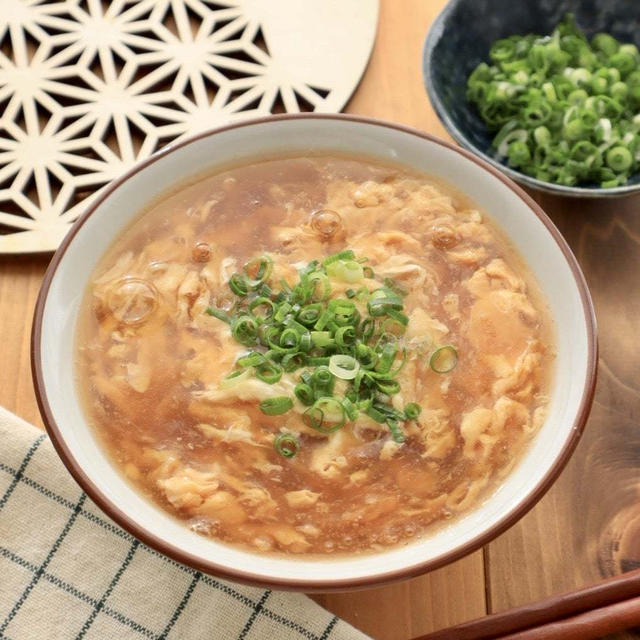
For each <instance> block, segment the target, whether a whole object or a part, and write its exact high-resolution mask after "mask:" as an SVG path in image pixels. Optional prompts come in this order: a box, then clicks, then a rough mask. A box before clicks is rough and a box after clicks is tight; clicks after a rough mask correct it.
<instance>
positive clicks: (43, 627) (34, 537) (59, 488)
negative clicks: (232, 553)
mask: <svg viewBox="0 0 640 640" xmlns="http://www.w3.org/2000/svg"><path fill="white" fill-rule="evenodd" d="M142 638H149V639H151V640H161V639H162V640H164V639H165V638H166V639H167V640H200V639H205V638H206V639H207V640H218V639H220V640H233V639H238V640H241V639H242V640H258V639H261V638H268V639H269V640H289V639H291V640H293V639H296V640H297V639H299V638H307V639H308V640H365V639H366V636H365V635H363V634H362V633H360V632H359V631H356V630H355V629H354V628H353V627H351V626H349V625H348V624H347V623H345V622H344V621H342V620H339V619H338V618H337V617H335V616H333V615H331V614H330V613H329V612H327V611H325V610H324V609H322V608H321V607H320V606H318V605H317V604H315V602H313V601H312V600H310V599H309V598H307V597H305V596H304V595H301V594H294V593H283V592H277V591H270V590H266V591H265V590H264V589H255V588H251V587H243V586H241V585H238V584H234V583H231V582H225V581H222V580H217V579H215V578H213V577H211V576H208V575H205V574H202V573H200V572H197V571H193V570H192V569H189V568H187V567H185V566H182V565H180V564H178V563H176V562H174V561H172V560H170V559H168V558H166V557H164V556H163V555H161V554H159V553H157V552H156V551H154V550H153V549H149V548H148V547H146V546H145V545H143V544H142V543H141V542H139V541H138V540H136V539H135V538H133V537H132V536H131V535H129V534H128V533H126V532H125V531H123V530H122V529H121V528H120V527H118V526H117V525H116V524H115V523H114V522H112V521H111V520H109V518H107V517H106V516H105V515H104V514H103V513H102V512H101V511H100V510H99V509H98V508H97V507H96V506H95V505H94V504H93V503H92V502H91V501H90V500H89V499H88V498H87V496H86V494H84V493H83V492H82V491H81V490H80V488H79V487H78V486H77V485H76V483H75V482H74V481H73V479H72V478H71V476H70V475H69V474H68V473H67V471H66V469H65V468H64V466H63V465H62V463H61V462H60V460H59V459H58V457H57V455H56V453H55V451H54V449H53V447H52V445H51V443H50V442H49V440H48V438H47V437H46V435H45V434H43V433H42V432H41V431H39V430H38V429H36V428H34V427H33V426H31V425H29V424H27V423H26V422H24V421H22V420H20V419H19V418H17V417H16V416H14V415H13V414H11V413H9V412H8V411H6V410H5V409H2V408H1V407H0V640H71V639H74V640H105V639H108V640H129V639H131V640H139V639H142Z"/></svg>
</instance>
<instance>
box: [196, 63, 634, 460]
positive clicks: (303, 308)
mask: <svg viewBox="0 0 640 640" xmlns="http://www.w3.org/2000/svg"><path fill="white" fill-rule="evenodd" d="M520 71H522V70H519V71H516V72H515V73H519V72H520ZM638 85H639V86H640V77H639V78H638ZM604 97H605V98H608V96H604ZM614 107H615V105H614V106H612V105H611V104H610V103H609V102H607V101H606V100H604V101H602V103H601V108H602V110H603V113H604V112H605V111H607V110H610V109H613V108H614ZM604 121H606V118H605V117H602V118H600V122H604ZM594 124H598V121H594ZM638 124H639V125H640V122H639V123H638ZM599 126H600V125H599ZM602 126H604V125H602ZM543 132H544V129H543V128H541V131H539V132H538V137H540V136H541V135H543ZM624 134H625V136H626V138H625V143H627V144H630V143H631V142H632V138H633V141H634V142H633V144H635V145H636V146H637V145H638V136H636V135H635V133H633V132H629V131H625V132H624ZM629 136H632V138H631V137H629ZM505 139H506V138H505ZM616 146H620V145H616V144H608V146H607V147H606V149H605V152H612V151H615V153H612V154H611V157H612V161H613V162H614V164H615V162H617V163H618V164H620V158H619V156H620V154H619V151H618V150H616ZM594 149H595V145H588V144H586V143H585V142H584V141H578V142H577V143H576V144H575V145H573V147H572V148H571V150H570V152H571V157H570V159H569V161H568V163H567V165H569V163H570V162H578V161H580V160H583V159H584V158H586V157H590V156H591V155H593V154H594V153H595V150H594ZM599 166H600V170H601V172H602V176H603V179H604V180H610V179H614V178H615V175H616V174H615V173H614V171H613V169H612V168H611V167H610V166H609V165H607V166H603V163H601V164H600V165H599ZM366 262H367V258H358V259H356V257H355V254H354V252H353V251H352V250H350V249H345V250H343V251H340V252H338V253H336V254H333V255H332V256H329V257H328V258H326V259H325V260H324V261H323V262H322V263H320V262H318V261H317V260H314V261H312V262H310V263H309V264H308V265H307V266H306V267H303V268H301V269H299V271H298V275H299V281H298V282H297V283H289V282H287V281H285V280H281V281H280V287H279V288H277V286H276V285H274V283H273V282H272V281H271V280H270V277H271V274H272V271H273V262H272V260H271V258H269V257H268V256H263V257H259V258H254V259H253V260H251V261H250V262H248V263H247V264H245V265H244V267H243V270H242V273H236V274H234V275H233V276H232V277H231V280H230V288H231V289H232V291H233V292H234V293H235V295H236V296H237V298H238V299H237V300H236V301H235V304H234V306H233V307H232V310H231V311H230V312H226V311H223V310H221V309H216V308H215V307H208V308H207V310H206V313H208V314H209V315H212V316H214V317H217V318H219V319H221V320H223V321H225V322H228V323H229V324H230V328H231V334H232V336H233V337H234V339H235V340H236V341H237V342H239V343H241V344H244V345H246V346H249V347H251V350H250V351H249V352H248V353H246V354H245V355H242V356H241V357H240V358H238V360H237V362H236V365H237V367H238V369H237V370H234V371H233V372H231V373H230V374H229V375H228V376H227V377H226V378H224V379H223V380H222V381H221V382H220V387H221V388H225V387H227V386H233V385H236V384H241V383H242V382H243V381H244V380H246V379H247V378H248V377H249V376H251V375H254V376H255V377H256V378H258V379H259V380H261V381H263V382H266V383H267V384H276V383H277V382H278V381H279V380H281V378H282V376H283V374H284V373H289V374H293V373H295V372H297V371H299V372H300V373H299V380H298V381H297V383H296V384H295V386H294V388H293V392H292V394H291V396H290V397H289V396H284V395H283V396H278V397H273V398H267V399H265V400H263V401H262V402H260V403H259V407H260V409H261V411H262V412H263V413H265V414H266V415H272V416H277V415H281V414H283V413H285V412H287V411H289V410H290V409H291V408H293V406H294V398H295V399H297V400H298V401H299V402H300V403H301V404H302V405H304V406H305V407H307V408H306V410H305V411H304V413H303V415H302V420H303V422H304V424H305V425H307V426H309V427H311V428H313V429H316V430H318V431H320V432H321V433H324V434H330V433H332V432H334V431H337V430H338V429H340V428H342V427H343V426H344V425H345V423H346V421H347V420H349V421H353V420H357V418H358V415H359V414H360V413H366V414H367V415H369V416H370V417H372V418H373V419H374V420H377V421H378V422H379V423H381V424H387V425H388V426H389V429H390V431H391V433H392V436H393V438H394V440H395V441H397V442H402V441H403V440H404V433H403V432H402V429H401V428H400V423H401V422H403V421H407V420H411V419H415V417H417V415H418V414H419V411H420V407H419V405H417V404H416V403H409V404H408V405H407V406H406V407H405V410H404V411H400V410H399V409H396V408H394V407H393V406H392V404H391V402H392V398H391V397H392V396H393V395H395V394H397V393H398V392H399V391H400V390H401V388H400V382H399V380H398V379H397V376H398V373H399V371H400V370H401V369H402V367H403V366H404V364H405V362H406V361H407V349H406V348H405V347H404V346H402V347H401V351H402V354H401V358H398V351H399V350H400V349H399V346H400V345H399V341H398V335H400V334H402V333H403V332H404V330H405V328H406V326H407V325H408V323H409V318H408V316H407V315H406V314H405V313H404V312H403V309H404V306H403V300H402V297H401V296H403V295H406V293H407V292H406V291H405V290H404V289H403V288H402V287H401V286H400V285H398V284H397V283H396V282H395V281H393V280H392V279H390V278H387V279H385V281H384V285H383V286H379V288H378V289H375V290H373V291H370V290H369V288H367V287H364V286H363V287H361V288H360V289H358V290H355V289H347V290H346V292H345V294H344V297H339V296H336V297H334V298H331V286H330V282H329V275H331V276H332V277H335V278H338V279H342V280H344V281H347V282H351V281H354V282H355V281H359V280H361V279H362V278H363V277H364V276H365V275H366V276H367V277H370V278H374V277H375V275H374V272H373V269H372V268H371V267H369V266H368V265H367V266H365V263H366ZM364 307H366V311H364V310H363V308H364ZM361 314H362V315H361ZM363 316H364V317H363ZM376 318H378V319H379V321H378V322H376ZM396 334H398V335H396ZM441 349H445V347H443V348H441ZM434 357H435V354H434V356H432V361H434V362H435V360H434ZM336 381H340V384H337V382H336ZM334 391H338V393H337V394H336V396H334ZM278 442H279V443H280V444H283V445H287V446H286V447H280V448H279V447H278V444H277V443H278ZM274 446H275V447H276V449H277V450H279V451H280V453H282V455H284V456H285V457H292V456H293V455H295V454H296V453H297V451H298V448H299V444H298V441H297V440H296V439H295V437H294V436H291V435H290V434H280V435H279V436H278V437H277V438H276V441H275V442H274Z"/></svg>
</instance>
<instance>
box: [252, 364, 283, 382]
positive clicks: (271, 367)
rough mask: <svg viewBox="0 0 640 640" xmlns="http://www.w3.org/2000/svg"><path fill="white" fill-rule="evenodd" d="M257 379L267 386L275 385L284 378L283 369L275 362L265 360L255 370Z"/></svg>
mask: <svg viewBox="0 0 640 640" xmlns="http://www.w3.org/2000/svg"><path fill="white" fill-rule="evenodd" d="M255 373H256V378H258V380H262V381H263V382H266V383H267V384H275V383H276V382H279V381H280V378H282V367H279V366H278V365H277V364H276V363H275V362H271V361H269V360H265V361H264V362H263V363H262V364H260V365H258V366H257V367H256V368H255Z"/></svg>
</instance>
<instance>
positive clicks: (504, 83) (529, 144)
mask: <svg viewBox="0 0 640 640" xmlns="http://www.w3.org/2000/svg"><path fill="white" fill-rule="evenodd" d="M489 56H490V58H491V60H492V62H493V65H492V66H489V65H488V64H486V63H484V62H483V63H481V64H479V65H478V66H477V67H476V68H475V69H474V70H473V72H472V73H471V74H470V75H469V77H468V80H467V98H468V99H469V101H470V102H472V103H473V104H475V106H476V107H477V110H478V113H479V115H480V116H481V117H482V119H483V120H484V122H485V124H486V125H487V128H488V129H489V130H490V131H493V132H494V138H493V141H492V145H493V147H494V148H495V150H496V156H497V157H498V159H501V160H506V162H507V163H508V164H509V166H512V167H516V168H518V170H519V171H521V172H522V173H524V174H527V175H530V176H533V177H535V178H537V179H539V180H544V181H547V182H553V183H556V184H562V185H568V186H572V185H576V184H593V183H595V184H599V185H600V186H601V187H603V188H609V187H614V186H618V185H621V184H624V183H625V182H626V181H627V180H628V178H629V176H630V175H631V174H632V173H635V172H637V171H638V169H640V154H639V153H638V143H637V142H635V141H634V140H636V138H637V136H638V134H640V122H639V118H638V111H639V110H640V55H639V54H638V48H637V47H636V46H635V45H634V44H631V43H629V44H621V43H620V42H618V41H617V40H616V39H615V38H613V37H612V36H610V35H609V34H605V33H600V34H597V35H595V36H594V37H593V38H592V39H591V41H590V42H589V40H587V38H586V37H585V35H584V33H582V32H581V31H580V29H579V28H578V27H577V26H576V25H575V22H574V20H573V16H572V15H571V14H566V16H565V18H564V19H563V20H562V22H560V23H559V24H558V25H557V26H556V28H555V30H554V31H553V33H552V34H551V35H550V36H546V37H541V36H537V35H534V34H529V35H526V36H519V35H514V36H510V37H508V38H503V39H501V40H498V41H496V42H495V43H494V44H493V46H492V47H491V49H490V52H489ZM603 143H606V144H603ZM604 165H606V166H604ZM375 306H376V305H374V311H370V313H371V315H382V314H381V313H379V312H377V311H376V310H375Z"/></svg>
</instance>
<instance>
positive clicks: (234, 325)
mask: <svg viewBox="0 0 640 640" xmlns="http://www.w3.org/2000/svg"><path fill="white" fill-rule="evenodd" d="M231 334H232V335H233V337H234V338H235V339H236V340H237V341H238V342H239V343H240V344H244V345H247V346H252V345H254V344H255V343H256V341H257V339H258V325H257V323H256V321H255V320H254V319H253V318H252V317H251V316H238V317H237V318H234V319H233V321H232V322H231Z"/></svg>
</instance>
